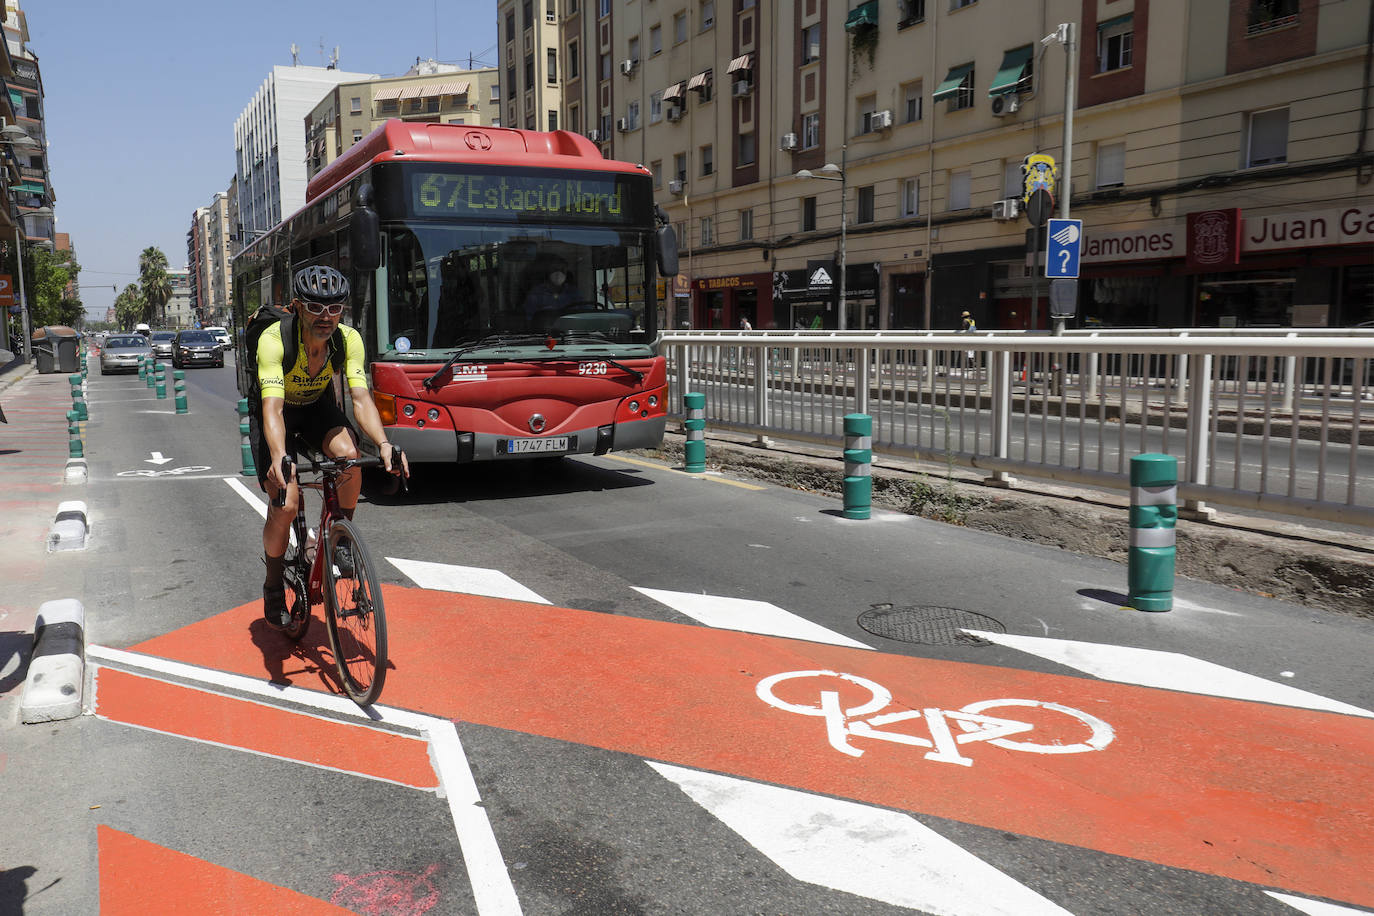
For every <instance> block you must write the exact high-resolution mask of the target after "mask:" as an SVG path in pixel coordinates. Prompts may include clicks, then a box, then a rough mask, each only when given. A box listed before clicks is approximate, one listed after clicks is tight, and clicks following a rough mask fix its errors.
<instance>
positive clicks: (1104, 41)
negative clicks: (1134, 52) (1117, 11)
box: [1097, 14, 1134, 73]
mask: <svg viewBox="0 0 1374 916" xmlns="http://www.w3.org/2000/svg"><path fill="white" fill-rule="evenodd" d="M1133 28H1134V26H1133V24H1132V17H1131V16H1130V14H1127V15H1125V16H1118V17H1116V18H1115V19H1109V20H1108V21H1106V22H1104V23H1101V24H1100V25H1098V27H1097V72H1098V73H1106V72H1108V71H1110V70H1120V69H1121V68H1122V67H1129V66H1130V65H1131V44H1132V37H1133V34H1134V33H1133Z"/></svg>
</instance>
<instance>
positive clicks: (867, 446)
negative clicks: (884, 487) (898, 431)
mask: <svg viewBox="0 0 1374 916" xmlns="http://www.w3.org/2000/svg"><path fill="white" fill-rule="evenodd" d="M872 513H873V418H872V417H870V416H869V415H868V414H866V413H850V414H845V417H844V517H845V518H868V517H869V516H870V515H872Z"/></svg>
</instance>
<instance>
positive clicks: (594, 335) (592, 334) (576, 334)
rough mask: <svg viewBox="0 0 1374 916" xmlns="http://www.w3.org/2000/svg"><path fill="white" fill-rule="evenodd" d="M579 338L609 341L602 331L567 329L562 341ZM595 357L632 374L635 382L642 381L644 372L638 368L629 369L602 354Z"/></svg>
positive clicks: (568, 341)
mask: <svg viewBox="0 0 1374 916" xmlns="http://www.w3.org/2000/svg"><path fill="white" fill-rule="evenodd" d="M579 340H590V341H596V342H597V343H610V342H611V339H610V337H608V336H607V335H605V334H604V333H602V332H600V331H569V332H567V333H565V334H564V335H563V342H564V343H574V342H576V341H579ZM597 358H598V359H599V360H600V361H601V362H603V363H605V364H606V365H608V366H615V367H616V368H617V369H619V370H620V371H621V372H624V373H626V374H628V375H633V376H634V377H635V381H636V382H642V381H644V373H643V372H640V371H639V370H638V369H631V368H630V367H629V366H627V365H625V364H624V363H619V362H616V361H615V360H613V359H607V358H605V357H604V356H600V355H598V357H597Z"/></svg>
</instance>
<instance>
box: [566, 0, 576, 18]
mask: <svg viewBox="0 0 1374 916" xmlns="http://www.w3.org/2000/svg"><path fill="white" fill-rule="evenodd" d="M568 15H569V16H576V15H577V0H568Z"/></svg>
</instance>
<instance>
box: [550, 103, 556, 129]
mask: <svg viewBox="0 0 1374 916" xmlns="http://www.w3.org/2000/svg"><path fill="white" fill-rule="evenodd" d="M549 130H558V112H557V111H555V110H553V109H552V108H550V109H549Z"/></svg>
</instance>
